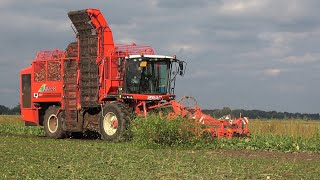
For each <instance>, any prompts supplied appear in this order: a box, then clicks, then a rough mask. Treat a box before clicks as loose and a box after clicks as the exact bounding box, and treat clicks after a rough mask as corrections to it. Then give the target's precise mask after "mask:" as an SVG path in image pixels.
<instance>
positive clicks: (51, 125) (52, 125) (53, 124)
mask: <svg viewBox="0 0 320 180" xmlns="http://www.w3.org/2000/svg"><path fill="white" fill-rule="evenodd" d="M48 130H49V131H50V132H51V133H55V132H56V131H57V130H58V117H57V116H56V115H55V114H52V115H51V116H49V118H48Z"/></svg>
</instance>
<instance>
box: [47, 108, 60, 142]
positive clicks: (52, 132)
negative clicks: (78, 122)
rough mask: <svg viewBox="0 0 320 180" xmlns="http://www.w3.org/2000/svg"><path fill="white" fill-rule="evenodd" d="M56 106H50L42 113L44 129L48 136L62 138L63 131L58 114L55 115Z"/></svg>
mask: <svg viewBox="0 0 320 180" xmlns="http://www.w3.org/2000/svg"><path fill="white" fill-rule="evenodd" d="M57 112H58V108H57V107H56V106H50V107H49V108H48V109H47V110H46V113H45V115H44V122H43V126H44V131H45V134H46V136H47V137H48V138H52V139H62V138H64V137H65V132H64V131H63V129H62V122H61V118H60V117H59V115H58V116H57Z"/></svg>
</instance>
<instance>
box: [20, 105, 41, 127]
mask: <svg viewBox="0 0 320 180" xmlns="http://www.w3.org/2000/svg"><path fill="white" fill-rule="evenodd" d="M38 117H39V115H38V109H29V108H28V109H26V108H22V109H21V118H22V120H23V121H28V122H33V123H35V124H37V125H39V118H38Z"/></svg>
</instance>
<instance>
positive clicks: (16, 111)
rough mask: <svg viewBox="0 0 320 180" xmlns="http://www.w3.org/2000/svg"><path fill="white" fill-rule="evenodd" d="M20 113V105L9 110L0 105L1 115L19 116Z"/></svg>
mask: <svg viewBox="0 0 320 180" xmlns="http://www.w3.org/2000/svg"><path fill="white" fill-rule="evenodd" d="M19 114H21V112H20V104H18V105H16V106H15V107H13V108H9V107H7V106H4V105H0V115H19Z"/></svg>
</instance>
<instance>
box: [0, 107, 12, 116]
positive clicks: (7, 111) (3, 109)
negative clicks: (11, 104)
mask: <svg viewBox="0 0 320 180" xmlns="http://www.w3.org/2000/svg"><path fill="white" fill-rule="evenodd" d="M2 114H10V108H8V107H7V106H4V105H0V115H2Z"/></svg>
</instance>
